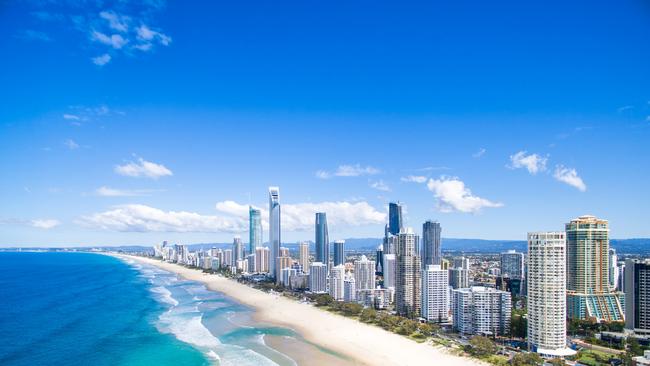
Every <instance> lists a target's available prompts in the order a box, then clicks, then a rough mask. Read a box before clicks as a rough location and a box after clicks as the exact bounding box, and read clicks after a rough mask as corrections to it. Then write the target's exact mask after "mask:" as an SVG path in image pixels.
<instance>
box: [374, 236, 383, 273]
mask: <svg viewBox="0 0 650 366" xmlns="http://www.w3.org/2000/svg"><path fill="white" fill-rule="evenodd" d="M376 253H377V254H376V258H375V262H376V263H375V274H376V275H378V276H383V274H384V273H383V272H384V268H383V266H384V246H383V245H381V244H379V246H378V247H377V252H376Z"/></svg>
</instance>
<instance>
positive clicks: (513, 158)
mask: <svg viewBox="0 0 650 366" xmlns="http://www.w3.org/2000/svg"><path fill="white" fill-rule="evenodd" d="M547 160H548V159H547V158H545V157H542V156H540V155H537V154H530V155H526V151H519V152H518V153H516V154H514V155H510V165H509V166H508V167H509V168H510V169H519V168H526V169H527V170H528V172H529V173H530V174H533V175H534V174H537V173H538V172H543V171H545V170H546V162H547Z"/></svg>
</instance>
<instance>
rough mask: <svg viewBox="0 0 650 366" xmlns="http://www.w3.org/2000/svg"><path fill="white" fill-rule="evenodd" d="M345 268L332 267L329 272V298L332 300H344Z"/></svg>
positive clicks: (340, 266) (339, 266)
mask: <svg viewBox="0 0 650 366" xmlns="http://www.w3.org/2000/svg"><path fill="white" fill-rule="evenodd" d="M344 281H345V266H343V265H338V266H334V267H332V271H330V288H329V293H330V296H332V298H333V299H334V300H337V301H341V300H343V299H344V298H345V287H344V285H345V283H344Z"/></svg>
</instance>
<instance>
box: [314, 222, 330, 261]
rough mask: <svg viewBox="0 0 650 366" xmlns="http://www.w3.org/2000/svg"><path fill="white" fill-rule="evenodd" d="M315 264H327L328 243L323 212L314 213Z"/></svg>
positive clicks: (328, 257) (328, 255) (328, 254)
mask: <svg viewBox="0 0 650 366" xmlns="http://www.w3.org/2000/svg"><path fill="white" fill-rule="evenodd" d="M315 231H316V262H321V263H324V264H326V265H327V264H328V263H329V259H330V244H329V243H330V241H329V235H328V234H327V216H326V215H325V212H317V213H316V230H315Z"/></svg>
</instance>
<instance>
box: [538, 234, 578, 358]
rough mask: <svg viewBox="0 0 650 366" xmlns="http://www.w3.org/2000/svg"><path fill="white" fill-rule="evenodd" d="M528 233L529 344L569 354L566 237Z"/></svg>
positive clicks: (551, 353) (550, 353) (548, 353)
mask: <svg viewBox="0 0 650 366" xmlns="http://www.w3.org/2000/svg"><path fill="white" fill-rule="evenodd" d="M565 235H566V234H565V233H564V232H536V233H528V280H527V283H528V348H529V349H530V350H531V351H533V352H537V353H540V354H542V355H545V356H549V357H562V356H568V355H570V354H572V353H575V352H573V351H571V349H569V348H567V346H566V239H565V238H566V237H565Z"/></svg>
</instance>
